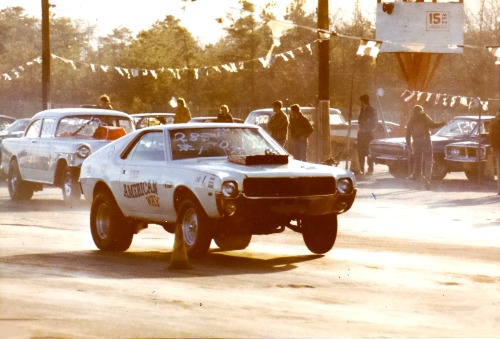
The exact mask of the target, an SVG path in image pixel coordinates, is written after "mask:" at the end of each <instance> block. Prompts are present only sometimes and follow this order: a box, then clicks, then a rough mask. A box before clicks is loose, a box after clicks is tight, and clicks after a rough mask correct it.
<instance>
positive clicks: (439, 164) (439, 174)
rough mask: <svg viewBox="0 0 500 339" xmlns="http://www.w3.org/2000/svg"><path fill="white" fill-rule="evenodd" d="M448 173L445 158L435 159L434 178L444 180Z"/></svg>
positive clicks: (433, 164) (433, 163)
mask: <svg viewBox="0 0 500 339" xmlns="http://www.w3.org/2000/svg"><path fill="white" fill-rule="evenodd" d="M446 174H448V168H447V167H446V164H445V162H444V161H443V160H438V159H433V160H432V173H431V178H432V180H443V179H444V177H445V176H446Z"/></svg>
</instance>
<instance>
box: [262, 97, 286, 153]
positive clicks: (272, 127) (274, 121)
mask: <svg viewBox="0 0 500 339" xmlns="http://www.w3.org/2000/svg"><path fill="white" fill-rule="evenodd" d="M282 108H283V102H281V101H280V100H277V101H275V102H273V111H274V114H273V115H271V117H270V118H269V122H268V124H267V127H268V128H269V131H271V136H272V137H273V138H274V139H275V140H276V141H277V142H279V143H280V145H281V146H283V147H285V142H286V137H287V134H288V124H289V122H288V117H287V116H286V114H285V112H283V110H282Z"/></svg>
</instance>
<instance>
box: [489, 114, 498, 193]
mask: <svg viewBox="0 0 500 339" xmlns="http://www.w3.org/2000/svg"><path fill="white" fill-rule="evenodd" d="M490 142H491V148H493V154H494V156H495V167H496V172H497V186H498V187H497V188H498V195H500V108H499V109H498V112H497V116H496V117H495V118H494V119H493V120H492V121H491V125H490Z"/></svg>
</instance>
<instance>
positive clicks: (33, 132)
mask: <svg viewBox="0 0 500 339" xmlns="http://www.w3.org/2000/svg"><path fill="white" fill-rule="evenodd" d="M41 129H42V119H38V120H35V121H32V122H31V123H30V125H29V126H28V128H27V130H26V134H25V136H24V138H20V139H19V140H17V142H16V144H15V146H16V149H15V150H14V149H13V151H14V152H15V154H16V156H17V164H18V166H19V171H20V172H21V177H22V178H23V179H24V180H33V170H32V168H31V162H32V154H31V147H32V144H36V143H37V142H38V140H39V139H40V131H41Z"/></svg>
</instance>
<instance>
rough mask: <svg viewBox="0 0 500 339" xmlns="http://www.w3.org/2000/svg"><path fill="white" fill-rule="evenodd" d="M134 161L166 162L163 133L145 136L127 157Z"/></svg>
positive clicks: (151, 133)
mask: <svg viewBox="0 0 500 339" xmlns="http://www.w3.org/2000/svg"><path fill="white" fill-rule="evenodd" d="M127 158H128V159H129V160H132V161H165V159H166V157H165V142H164V138H163V132H161V131H158V132H150V133H146V134H144V135H143V136H142V137H141V139H140V140H139V141H138V142H137V143H136V144H135V146H134V148H132V151H130V154H129V155H128V157H127Z"/></svg>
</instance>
